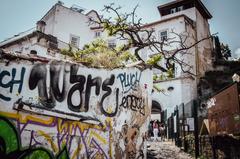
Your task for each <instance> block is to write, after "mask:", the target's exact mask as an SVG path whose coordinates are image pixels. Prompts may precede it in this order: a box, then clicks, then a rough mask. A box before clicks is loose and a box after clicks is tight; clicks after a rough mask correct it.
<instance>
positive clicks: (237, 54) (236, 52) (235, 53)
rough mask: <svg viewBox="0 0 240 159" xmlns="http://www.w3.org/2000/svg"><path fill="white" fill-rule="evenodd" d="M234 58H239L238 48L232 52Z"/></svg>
mask: <svg viewBox="0 0 240 159" xmlns="http://www.w3.org/2000/svg"><path fill="white" fill-rule="evenodd" d="M234 57H237V58H239V57H240V48H237V49H236V50H235V52H234Z"/></svg>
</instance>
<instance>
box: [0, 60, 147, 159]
mask: <svg viewBox="0 0 240 159" xmlns="http://www.w3.org/2000/svg"><path fill="white" fill-rule="evenodd" d="M151 91H152V71H151V70H143V71H141V70H139V69H137V68H125V69H115V70H104V69H94V68H86V67H83V66H80V65H77V64H71V63H65V62H61V61H52V62H49V63H39V62H37V61H35V62H34V64H33V62H31V61H27V60H18V61H10V62H9V63H7V64H6V63H5V62H3V61H2V62H1V63H0V129H1V131H0V139H1V141H4V142H0V146H1V147H3V148H4V149H3V151H2V149H1V151H0V155H1V157H3V158H4V157H5V158H10V156H11V155H13V156H14V157H15V158H18V157H20V156H21V155H22V157H26V156H28V157H33V158H34V157H36V156H37V158H41V157H42V158H44V159H45V158H68V157H69V158H73V159H80V158H137V157H139V156H144V158H146V144H145V142H144V135H145V132H147V125H148V122H149V119H150V113H151V102H152V100H151V96H150V94H151Z"/></svg>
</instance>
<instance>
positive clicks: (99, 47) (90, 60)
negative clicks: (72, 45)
mask: <svg viewBox="0 0 240 159" xmlns="http://www.w3.org/2000/svg"><path fill="white" fill-rule="evenodd" d="M122 50H123V46H120V47H117V48H110V47H108V45H107V43H106V41H104V40H102V39H97V40H95V41H93V42H91V43H90V44H86V45H85V46H84V47H83V49H82V50H79V51H73V50H72V49H68V50H66V49H63V50H61V53H62V54H63V55H68V56H70V57H72V58H73V59H74V60H75V61H77V62H81V63H83V64H85V65H87V66H91V67H103V68H116V67H121V66H124V65H125V64H126V63H128V62H134V61H136V58H135V56H134V55H132V54H131V53H130V52H129V51H122Z"/></svg>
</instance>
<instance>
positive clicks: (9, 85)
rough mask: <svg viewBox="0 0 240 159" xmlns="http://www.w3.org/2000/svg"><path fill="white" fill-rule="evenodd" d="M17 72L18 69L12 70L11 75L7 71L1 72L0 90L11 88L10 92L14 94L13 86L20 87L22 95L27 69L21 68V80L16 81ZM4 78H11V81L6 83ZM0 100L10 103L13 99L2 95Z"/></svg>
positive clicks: (19, 91)
mask: <svg viewBox="0 0 240 159" xmlns="http://www.w3.org/2000/svg"><path fill="white" fill-rule="evenodd" d="M16 72H17V70H16V68H12V72H11V73H10V72H9V71H7V70H0V89H2V88H9V92H10V93H12V92H13V86H14V85H18V93H21V91H22V86H23V79H24V74H25V72H26V69H25V67H22V68H21V71H20V72H21V73H20V79H19V80H16ZM4 78H10V80H8V81H7V82H6V80H4ZM1 87H2V88H1ZM0 99H2V100H5V101H10V100H11V97H7V96H5V95H3V94H1V93H0Z"/></svg>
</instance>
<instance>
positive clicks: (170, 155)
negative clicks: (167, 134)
mask: <svg viewBox="0 0 240 159" xmlns="http://www.w3.org/2000/svg"><path fill="white" fill-rule="evenodd" d="M147 144H148V145H147V158H148V159H193V157H191V156H190V155H189V154H187V153H185V152H184V151H182V150H181V149H180V148H178V147H177V146H175V144H174V142H171V141H165V142H163V141H161V142H152V141H149V142H148V143H147Z"/></svg>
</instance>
